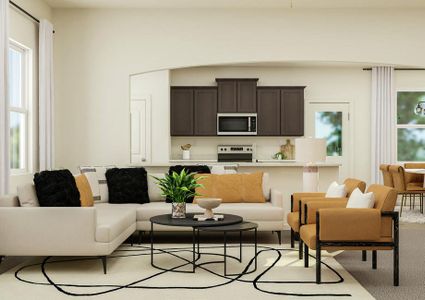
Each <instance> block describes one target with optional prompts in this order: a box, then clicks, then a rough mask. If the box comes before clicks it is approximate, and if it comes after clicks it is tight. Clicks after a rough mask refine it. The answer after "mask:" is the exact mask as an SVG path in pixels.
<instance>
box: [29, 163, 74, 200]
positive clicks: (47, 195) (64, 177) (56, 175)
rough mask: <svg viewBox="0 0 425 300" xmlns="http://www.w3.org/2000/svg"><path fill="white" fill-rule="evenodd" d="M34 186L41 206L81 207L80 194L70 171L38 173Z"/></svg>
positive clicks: (35, 176)
mask: <svg viewBox="0 0 425 300" xmlns="http://www.w3.org/2000/svg"><path fill="white" fill-rule="evenodd" d="M34 185H35V191H36V194H37V198H38V202H39V203H40V206H81V202H80V192H79V191H78V188H77V184H76V183H75V178H74V176H73V175H72V174H71V172H70V171H69V170H57V171H42V172H40V173H36V174H35V175H34Z"/></svg>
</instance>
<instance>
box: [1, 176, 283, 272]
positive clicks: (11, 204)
mask: <svg viewBox="0 0 425 300" xmlns="http://www.w3.org/2000/svg"><path fill="white" fill-rule="evenodd" d="M155 175H158V174H155ZM263 186H264V189H263V191H264V194H265V195H266V194H267V195H268V196H269V197H267V199H269V200H268V201H267V202H266V203H224V204H222V205H220V206H219V207H218V208H217V209H216V210H215V211H216V212H217V213H229V214H236V215H240V216H241V217H243V219H244V220H246V221H251V222H255V223H257V224H258V230H259V231H276V232H277V233H278V237H279V242H280V232H281V231H282V230H283V228H284V219H285V212H284V209H283V198H282V193H281V192H279V191H277V190H272V189H270V188H268V182H267V177H266V176H265V178H264V179H263ZM148 188H149V197H150V201H151V202H150V203H146V204H110V203H96V204H95V205H94V206H93V207H20V206H19V199H18V197H17V196H16V195H12V196H4V197H0V256H99V257H101V258H102V262H103V267H104V272H105V273H106V256H108V255H109V254H111V253H112V252H113V251H114V250H115V249H116V248H118V247H119V246H120V245H121V244H122V243H123V242H124V241H125V240H126V239H128V238H129V237H130V236H131V235H132V234H133V233H134V232H135V231H139V232H146V231H150V221H149V219H150V218H151V217H152V216H155V215H159V214H166V213H171V204H170V203H166V202H165V200H164V198H163V197H162V196H161V193H160V191H159V189H158V187H157V186H156V184H155V182H154V179H153V178H151V176H148ZM202 211H203V210H202V209H201V208H200V207H199V206H198V205H196V204H187V212H188V213H191V212H195V213H202ZM188 229H190V228H184V227H167V226H160V225H156V226H155V231H157V230H158V231H160V230H162V231H172V230H188Z"/></svg>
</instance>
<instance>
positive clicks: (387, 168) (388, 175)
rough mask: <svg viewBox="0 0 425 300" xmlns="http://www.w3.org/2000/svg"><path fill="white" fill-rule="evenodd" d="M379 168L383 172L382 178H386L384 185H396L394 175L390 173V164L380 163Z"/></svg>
mask: <svg viewBox="0 0 425 300" xmlns="http://www.w3.org/2000/svg"><path fill="white" fill-rule="evenodd" d="M379 169H380V170H381V172H382V178H383V179H384V185H385V186H388V187H394V181H393V177H392V175H391V173H390V165H384V164H382V165H380V166H379Z"/></svg>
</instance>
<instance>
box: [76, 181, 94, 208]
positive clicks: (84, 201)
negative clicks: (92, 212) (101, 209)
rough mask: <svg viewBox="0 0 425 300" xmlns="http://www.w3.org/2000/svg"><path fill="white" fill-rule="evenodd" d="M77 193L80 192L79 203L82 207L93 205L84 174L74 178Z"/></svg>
mask: <svg viewBox="0 0 425 300" xmlns="http://www.w3.org/2000/svg"><path fill="white" fill-rule="evenodd" d="M75 182H76V184H77V188H78V191H79V192H80V202H81V206H82V207H90V206H93V204H94V199H93V193H92V191H91V188H90V184H89V181H88V180H87V177H86V176H85V175H84V174H81V175H78V176H75Z"/></svg>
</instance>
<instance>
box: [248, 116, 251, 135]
mask: <svg viewBox="0 0 425 300" xmlns="http://www.w3.org/2000/svg"><path fill="white" fill-rule="evenodd" d="M247 119H248V132H251V117H248V118H247Z"/></svg>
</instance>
